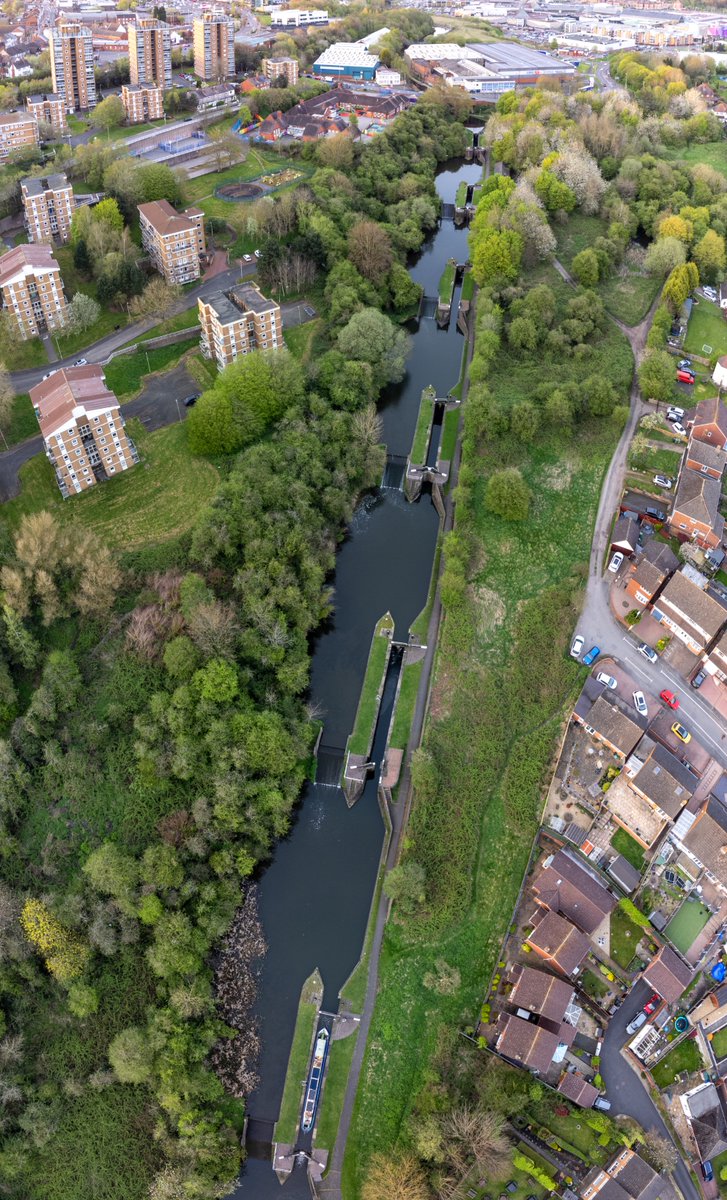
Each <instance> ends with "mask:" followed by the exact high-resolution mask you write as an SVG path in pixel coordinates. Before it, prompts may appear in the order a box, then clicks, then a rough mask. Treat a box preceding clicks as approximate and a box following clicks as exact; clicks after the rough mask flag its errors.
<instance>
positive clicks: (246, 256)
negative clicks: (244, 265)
mask: <svg viewBox="0 0 727 1200" xmlns="http://www.w3.org/2000/svg"><path fill="white" fill-rule="evenodd" d="M242 258H243V261H244V262H252V254H243V256H242Z"/></svg>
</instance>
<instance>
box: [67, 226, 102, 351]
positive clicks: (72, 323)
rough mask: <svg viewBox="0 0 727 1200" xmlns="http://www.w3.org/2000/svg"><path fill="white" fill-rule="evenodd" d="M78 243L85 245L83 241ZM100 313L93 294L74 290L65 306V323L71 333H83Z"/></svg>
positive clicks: (93, 323) (96, 319)
mask: <svg viewBox="0 0 727 1200" xmlns="http://www.w3.org/2000/svg"><path fill="white" fill-rule="evenodd" d="M79 245H81V246H85V242H80V243H79ZM100 315H101V309H100V307H99V305H98V304H97V303H96V301H95V300H94V298H93V296H87V295H86V294H85V292H76V294H75V296H74V297H73V299H72V300H71V302H70V304H69V305H68V306H67V308H66V323H67V325H68V328H69V329H70V331H71V332H72V333H85V332H86V330H87V329H90V328H91V326H92V325H95V324H96V322H97V321H98V319H99V317H100Z"/></svg>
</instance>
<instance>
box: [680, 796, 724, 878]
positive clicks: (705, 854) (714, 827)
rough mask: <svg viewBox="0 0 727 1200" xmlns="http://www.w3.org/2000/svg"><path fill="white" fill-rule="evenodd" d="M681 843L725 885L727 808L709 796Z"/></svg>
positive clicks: (715, 798) (714, 797)
mask: <svg viewBox="0 0 727 1200" xmlns="http://www.w3.org/2000/svg"><path fill="white" fill-rule="evenodd" d="M682 843H683V845H684V846H686V848H687V849H688V850H689V851H691V853H692V854H693V855H694V856H695V857H696V858H698V859H699V861H700V862H701V863H702V864H703V865H704V866H705V867H707V869H708V870H710V871H711V872H712V874H713V875H714V876H715V877H716V878H717V879H719V881H720V882H721V883H727V806H725V805H724V804H723V803H722V801H721V800H719V799H718V798H717V797H716V796H710V797H709V799H708V800H707V804H706V806H705V807H704V808H703V809H702V811H701V812H700V813H699V815H698V816H697V819H696V821H695V822H694V824H693V825H692V827H691V829H690V830H689V831H688V832H687V833H686V834H685V835H684V837H683V838H682Z"/></svg>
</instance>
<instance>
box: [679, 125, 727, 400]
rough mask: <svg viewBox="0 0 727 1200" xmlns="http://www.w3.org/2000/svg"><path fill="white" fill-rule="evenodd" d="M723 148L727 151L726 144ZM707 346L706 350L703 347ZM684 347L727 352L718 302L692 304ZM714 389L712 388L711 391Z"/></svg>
mask: <svg viewBox="0 0 727 1200" xmlns="http://www.w3.org/2000/svg"><path fill="white" fill-rule="evenodd" d="M725 150H726V151H727V146H726V147H725ZM726 157H727V154H726ZM707 346H709V349H708V350H707V349H705V347H707ZM684 349H685V350H686V351H687V352H688V353H689V354H699V355H701V356H702V357H703V358H712V357H713V356H714V355H721V354H727V321H725V319H724V317H723V315H722V310H721V309H720V307H719V305H718V304H711V303H710V302H709V300H705V299H704V298H703V297H702V299H701V300H700V301H699V303H698V304H695V305H694V308H693V309H692V315H691V317H690V318H689V325H688V327H687V336H686V338H685V339H684ZM714 390H715V389H714V388H712V392H714Z"/></svg>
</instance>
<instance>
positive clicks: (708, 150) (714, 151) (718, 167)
mask: <svg viewBox="0 0 727 1200" xmlns="http://www.w3.org/2000/svg"><path fill="white" fill-rule="evenodd" d="M661 157H662V158H666V159H668V160H670V161H672V162H673V161H675V160H676V161H678V162H684V163H688V164H689V165H690V166H694V165H695V163H707V164H708V165H709V166H710V167H714V169H715V171H721V172H722V174H723V175H727V145H725V141H724V139H722V140H721V141H719V142H703V143H702V144H701V145H700V144H698V143H694V144H693V145H691V146H680V147H679V148H673V149H667V150H662V152H661Z"/></svg>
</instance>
